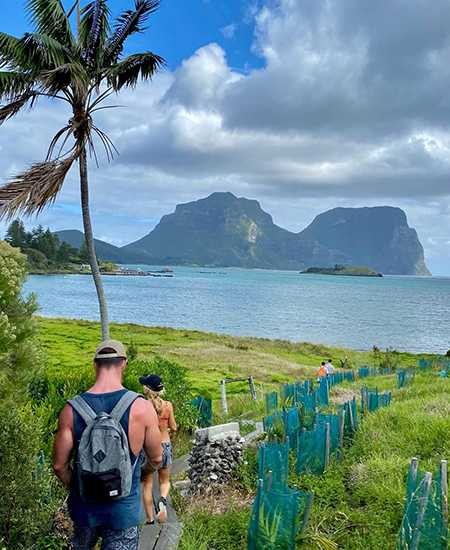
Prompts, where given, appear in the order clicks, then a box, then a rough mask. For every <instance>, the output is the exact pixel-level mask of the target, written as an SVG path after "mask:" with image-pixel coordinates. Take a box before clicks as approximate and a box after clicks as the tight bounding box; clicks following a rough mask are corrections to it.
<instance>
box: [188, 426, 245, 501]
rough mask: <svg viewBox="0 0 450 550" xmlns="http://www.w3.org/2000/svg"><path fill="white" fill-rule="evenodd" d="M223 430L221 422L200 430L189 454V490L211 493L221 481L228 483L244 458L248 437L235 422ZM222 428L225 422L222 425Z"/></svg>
mask: <svg viewBox="0 0 450 550" xmlns="http://www.w3.org/2000/svg"><path fill="white" fill-rule="evenodd" d="M224 426H226V427H228V428H227V429H224V430H223V432H222V433H221V432H220V430H217V428H219V427H218V426H214V431H213V432H209V433H208V430H211V428H207V429H205V430H198V431H197V433H196V436H195V441H194V446H193V449H192V452H191V455H190V457H189V460H188V463H189V469H188V477H189V480H190V489H189V492H190V493H191V494H193V493H208V492H212V491H214V490H215V489H217V488H218V487H220V486H221V485H224V484H226V483H228V482H229V481H230V480H231V479H232V477H233V474H234V472H235V470H236V469H237V468H238V466H239V465H240V464H241V462H242V460H243V449H244V442H245V440H244V439H243V438H241V436H240V434H239V427H238V428H237V431H236V429H235V424H234V423H233V424H231V428H229V426H230V424H226V425H224ZM220 428H222V426H221V427H220Z"/></svg>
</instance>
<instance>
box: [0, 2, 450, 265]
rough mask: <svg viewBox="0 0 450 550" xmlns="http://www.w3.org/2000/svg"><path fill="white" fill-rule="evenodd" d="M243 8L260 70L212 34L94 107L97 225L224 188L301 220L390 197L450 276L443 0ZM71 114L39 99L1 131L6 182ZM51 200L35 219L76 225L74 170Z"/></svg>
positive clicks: (129, 232) (449, 78)
mask: <svg viewBox="0 0 450 550" xmlns="http://www.w3.org/2000/svg"><path fill="white" fill-rule="evenodd" d="M252 6H253V11H252V12H251V14H250V12H249V14H250V15H249V17H251V18H252V19H253V21H254V24H255V45H254V47H255V51H257V52H259V54H260V55H261V56H263V57H264V60H265V66H264V68H262V69H258V70H253V71H250V72H249V73H247V74H245V75H243V74H241V73H239V72H237V71H236V70H234V69H232V68H231V67H230V66H229V64H228V62H227V58H226V53H225V51H224V50H223V49H222V48H221V47H220V46H218V45H217V44H208V45H206V46H204V47H202V48H200V49H199V50H198V51H197V52H196V53H195V54H194V55H193V56H192V57H190V58H189V59H186V60H185V61H184V62H183V63H182V65H181V66H180V67H179V68H178V69H177V70H176V71H174V72H173V73H171V72H166V73H164V74H161V75H159V76H158V77H157V78H156V79H155V80H154V82H152V83H151V84H146V85H140V86H138V88H137V89H136V90H135V91H129V92H126V93H123V94H121V96H120V98H119V100H118V101H117V102H118V103H121V104H124V105H126V108H123V109H118V110H115V111H104V112H103V113H102V114H101V116H100V117H99V122H100V123H101V125H102V126H103V127H105V128H106V129H107V130H108V131H109V132H110V135H111V136H112V137H113V139H114V141H115V143H116V145H117V146H118V148H119V150H120V151H121V157H120V158H119V159H118V160H117V161H115V162H114V163H113V164H112V165H110V166H107V165H105V164H103V165H102V167H101V169H100V170H97V169H94V168H93V169H92V172H91V182H92V190H93V191H92V203H93V212H94V217H95V225H96V228H97V231H98V234H99V235H104V236H107V237H108V238H109V240H111V241H115V242H116V243H118V244H123V242H124V241H127V240H133V239H134V238H137V237H140V236H142V234H144V233H146V232H147V231H148V230H150V229H151V227H152V226H153V225H154V224H155V223H156V222H157V221H158V219H159V217H160V216H161V215H163V214H165V213H167V212H169V211H171V210H172V209H173V208H174V206H175V204H176V203H178V202H183V201H188V200H192V199H195V198H199V197H201V196H204V195H206V194H208V193H210V192H212V191H217V190H230V191H232V192H235V193H236V194H238V195H241V196H248V197H250V198H257V199H259V200H260V201H261V203H262V206H263V207H265V208H266V209H267V210H268V211H269V212H270V213H272V214H273V215H274V219H275V221H276V222H278V223H279V224H280V225H282V226H285V227H287V228H289V229H294V230H300V229H302V228H303V227H304V226H305V225H306V224H307V223H309V222H310V221H311V220H312V218H313V217H314V216H315V215H316V214H318V213H320V212H321V211H324V210H326V209H328V208H332V207H334V206H344V205H346V206H362V205H375V204H392V205H394V206H400V207H402V208H404V209H406V211H407V213H408V217H409V220H410V222H411V223H412V224H413V225H414V226H416V227H417V229H418V231H419V235H420V236H421V237H422V240H423V243H424V245H425V248H426V252H427V257H428V259H429V261H430V264H431V268H432V269H433V270H436V269H437V270H438V271H441V272H442V271H447V272H450V254H448V252H449V250H448V242H447V241H448V234H449V232H450V210H449V206H448V205H449V196H450V186H449V184H448V180H449V176H448V175H449V173H450V99H449V96H448V93H447V91H448V89H449V87H450V65H449V64H448V62H447V60H448V58H449V53H450V29H449V28H448V26H447V25H446V24H445V23H444V22H445V21H446V20H448V19H449V17H450V5H449V4H448V3H447V2H446V0H436V1H435V2H434V3H433V6H430V4H429V3H428V2H425V0H414V1H413V2H409V3H408V4H407V6H406V4H405V2H404V0H392V1H391V2H389V3H381V4H379V3H374V2H372V1H371V0H346V2H345V3H343V2H340V1H338V0H330V1H328V2H317V0H304V1H302V2H301V3H300V2H297V1H296V0H279V1H278V2H276V3H275V2H272V1H267V2H265V3H264V4H263V3H261V2H260V3H259V4H257V3H254V4H252ZM400 15H401V21H402V25H400V26H399V25H398V24H397V23H395V24H394V22H396V21H399V20H400V19H399V17H400ZM447 16H448V17H447ZM230 32H231V30H230ZM114 103H116V101H114ZM66 116H67V115H66V114H65V112H63V111H62V110H61V109H60V108H59V107H57V108H55V107H54V106H52V107H50V106H48V105H46V106H44V107H43V108H41V109H39V110H36V111H35V112H33V113H32V114H30V113H25V114H24V115H21V117H20V118H18V119H16V120H15V121H13V122H10V123H8V124H7V125H4V126H3V127H2V128H1V130H0V155H1V156H0V176H4V177H6V176H7V175H9V174H11V173H12V172H14V171H16V170H18V169H21V168H22V167H23V166H24V165H27V164H28V163H30V162H31V161H32V160H39V159H41V158H42V157H43V156H44V155H45V145H46V143H48V141H49V138H50V136H51V134H52V132H54V131H56V130H57V129H58V128H59V126H60V125H61V123H63V122H64V121H65V117H66ZM74 176H75V175H74ZM59 204H60V205H64V207H65V209H62V208H60V209H58V208H54V209H53V210H51V211H50V212H49V213H48V214H47V215H46V217H45V218H43V219H45V220H46V223H50V224H52V225H56V226H57V227H58V228H63V227H72V226H74V223H75V222H76V220H77V205H78V188H77V184H76V178H75V177H73V178H72V179H71V181H70V182H69V184H68V185H67V187H66V188H65V189H64V191H63V193H62V194H61V197H60V201H59ZM67 205H72V210H71V213H70V215H67V216H66V217H64V215H63V212H65V211H68V210H67ZM437 220H439V223H436V222H437ZM78 227H81V222H79V223H78Z"/></svg>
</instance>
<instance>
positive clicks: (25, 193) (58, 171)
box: [0, 150, 79, 219]
mask: <svg viewBox="0 0 450 550" xmlns="http://www.w3.org/2000/svg"><path fill="white" fill-rule="evenodd" d="M78 156H79V152H78V150H77V151H76V152H74V153H73V154H72V155H71V156H70V157H68V158H66V159H64V160H62V161H52V162H39V163H37V164H34V165H33V166H32V167H31V168H30V169H29V170H27V171H26V172H23V173H21V174H19V175H18V176H17V177H16V178H14V179H13V180H12V181H10V182H9V183H7V184H6V185H4V186H3V187H0V219H4V218H6V219H12V218H14V217H15V216H18V215H26V216H30V215H32V214H39V212H41V211H42V210H43V209H44V208H45V207H46V206H49V205H50V204H52V203H53V202H54V201H55V199H56V196H57V194H58V193H59V191H60V190H61V187H62V185H63V183H64V180H65V178H66V176H67V173H68V172H69V170H70V168H71V167H72V164H73V163H74V161H75V160H76V159H77V157H78Z"/></svg>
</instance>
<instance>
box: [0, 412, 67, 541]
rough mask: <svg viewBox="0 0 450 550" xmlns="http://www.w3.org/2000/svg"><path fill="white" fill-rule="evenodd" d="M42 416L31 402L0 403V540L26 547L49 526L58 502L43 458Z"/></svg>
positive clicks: (44, 532) (54, 485)
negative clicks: (16, 403) (19, 404)
mask: <svg viewBox="0 0 450 550" xmlns="http://www.w3.org/2000/svg"><path fill="white" fill-rule="evenodd" d="M42 435H43V430H42V423H41V418H40V416H39V415H38V414H36V411H35V410H33V408H32V407H31V406H30V405H26V406H15V405H12V404H11V403H6V402H2V403H1V404H0V494H1V499H0V518H1V521H0V541H1V540H2V539H3V544H4V545H5V546H6V547H7V548H11V549H12V548H14V549H17V550H19V549H29V548H32V547H33V545H34V544H35V543H36V540H37V539H38V538H40V537H41V536H45V535H46V534H47V533H48V532H49V531H50V529H51V524H52V518H53V515H54V512H55V509H56V507H57V506H58V504H59V499H58V493H59V492H58V489H57V487H56V481H55V480H54V478H53V476H52V474H51V473H50V471H49V468H48V465H47V464H46V462H45V460H43V457H42V454H41V451H40V448H41V441H42Z"/></svg>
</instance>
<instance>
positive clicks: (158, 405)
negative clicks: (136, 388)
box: [144, 386, 164, 416]
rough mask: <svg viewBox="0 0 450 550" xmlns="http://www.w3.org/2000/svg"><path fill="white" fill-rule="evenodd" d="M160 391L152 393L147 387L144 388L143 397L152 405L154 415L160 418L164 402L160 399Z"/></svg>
mask: <svg viewBox="0 0 450 550" xmlns="http://www.w3.org/2000/svg"><path fill="white" fill-rule="evenodd" d="M161 393H162V391H153V390H151V389H150V388H149V387H148V386H144V394H145V397H147V399H148V400H149V401H151V402H152V403H153V406H154V407H155V411H156V414H157V415H158V416H161V413H162V411H163V408H164V400H163V399H162V398H161Z"/></svg>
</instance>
